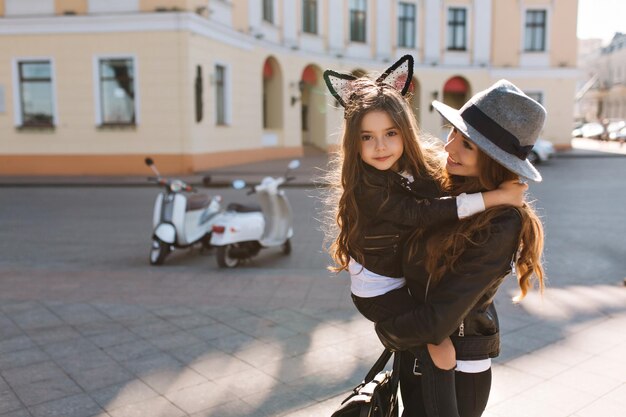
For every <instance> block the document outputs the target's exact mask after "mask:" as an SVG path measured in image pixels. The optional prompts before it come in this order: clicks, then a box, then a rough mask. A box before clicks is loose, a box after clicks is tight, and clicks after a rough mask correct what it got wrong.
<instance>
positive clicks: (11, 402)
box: [0, 389, 22, 415]
mask: <svg viewBox="0 0 626 417" xmlns="http://www.w3.org/2000/svg"><path fill="white" fill-rule="evenodd" d="M20 408H22V403H21V402H20V400H18V399H17V397H16V396H15V394H13V392H12V391H10V390H8V389H4V390H0V414H2V415H3V414H4V413H8V412H10V411H15V410H19V409H20Z"/></svg>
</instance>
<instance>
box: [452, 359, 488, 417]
mask: <svg viewBox="0 0 626 417" xmlns="http://www.w3.org/2000/svg"><path fill="white" fill-rule="evenodd" d="M455 377H456V381H455V382H456V398H457V402H458V407H459V415H460V416H461V417H480V416H481V415H482V414H483V412H484V411H485V407H486V406H487V400H489V392H490V391H491V368H489V369H488V370H486V371H484V372H479V373H476V374H470V373H465V372H457V373H456V375H455Z"/></svg>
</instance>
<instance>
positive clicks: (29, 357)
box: [0, 348, 50, 370]
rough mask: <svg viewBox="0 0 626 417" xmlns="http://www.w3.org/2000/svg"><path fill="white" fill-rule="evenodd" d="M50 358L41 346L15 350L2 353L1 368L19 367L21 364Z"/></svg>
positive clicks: (0, 358)
mask: <svg viewBox="0 0 626 417" xmlns="http://www.w3.org/2000/svg"><path fill="white" fill-rule="evenodd" d="M49 359H50V356H48V354H47V353H46V352H44V351H43V350H41V349H39V348H34V349H26V350H16V351H13V352H8V353H3V354H0V370H7V369H11V368H18V367H21V366H26V365H32V364H34V363H37V362H44V361H47V360H49Z"/></svg>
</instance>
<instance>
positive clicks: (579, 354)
mask: <svg viewBox="0 0 626 417" xmlns="http://www.w3.org/2000/svg"><path fill="white" fill-rule="evenodd" d="M533 355H540V356H545V357H548V358H550V359H552V360H553V361H555V362H558V363H562V364H565V365H569V366H574V365H577V364H579V363H580V362H583V361H585V360H587V359H589V358H591V357H592V356H593V354H591V353H588V352H583V351H581V350H577V349H574V348H571V347H570V346H569V345H568V341H567V339H565V340H564V341H561V342H557V343H553V344H550V345H548V346H545V347H543V348H541V349H539V350H537V351H535V352H533Z"/></svg>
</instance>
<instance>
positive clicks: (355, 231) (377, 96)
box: [323, 77, 442, 272]
mask: <svg viewBox="0 0 626 417" xmlns="http://www.w3.org/2000/svg"><path fill="white" fill-rule="evenodd" d="M353 89H354V93H353V94H352V96H351V97H350V100H349V102H348V103H347V106H346V109H345V120H344V124H343V129H342V130H343V131H342V138H341V146H340V147H339V148H338V150H337V152H335V154H334V155H333V156H332V157H331V160H330V168H329V171H328V172H327V173H326V175H325V176H324V178H323V182H324V183H325V184H326V185H327V186H328V187H329V192H327V193H326V196H325V198H324V203H325V206H326V212H325V219H324V223H323V228H324V232H325V247H326V250H327V251H328V253H329V254H330V256H331V258H332V260H333V262H334V265H332V266H330V267H329V268H328V269H329V270H331V271H334V272H341V271H344V270H347V269H348V263H349V261H350V257H353V258H355V260H356V261H357V262H359V263H361V264H362V263H363V250H362V248H360V247H359V245H358V243H357V242H358V237H359V236H360V235H361V233H362V227H363V225H362V217H361V216H360V214H359V209H358V207H357V202H356V197H355V190H356V188H357V186H358V185H359V184H360V183H361V182H363V181H365V178H364V175H363V163H362V161H361V156H360V151H361V122H362V120H363V117H364V116H365V115H366V114H367V113H369V112H372V111H384V112H386V113H387V114H388V115H389V117H390V118H391V119H392V120H393V123H394V125H395V127H396V128H397V129H398V131H399V132H400V135H401V136H402V141H403V145H404V152H403V154H402V156H401V157H400V160H399V167H400V171H404V170H406V171H409V172H411V174H412V175H414V176H416V177H427V178H436V177H438V176H441V171H442V170H441V168H440V167H441V163H440V161H439V155H438V154H437V152H435V150H434V148H435V146H436V145H434V143H433V144H431V143H427V142H422V143H419V142H418V138H419V136H420V132H419V130H418V127H417V123H416V121H415V116H414V114H413V110H412V109H411V107H410V105H409V103H408V101H407V98H406V97H404V96H402V95H401V94H400V92H399V91H397V90H396V89H395V88H393V87H390V86H388V85H385V84H380V83H375V82H374V81H372V80H370V79H369V78H365V77H362V78H359V79H357V80H355V81H354V82H353ZM370 185H371V184H370ZM390 186H391V184H389V187H390ZM389 187H385V188H384V189H381V193H386V195H387V196H388V193H389ZM383 195H385V194H383Z"/></svg>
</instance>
